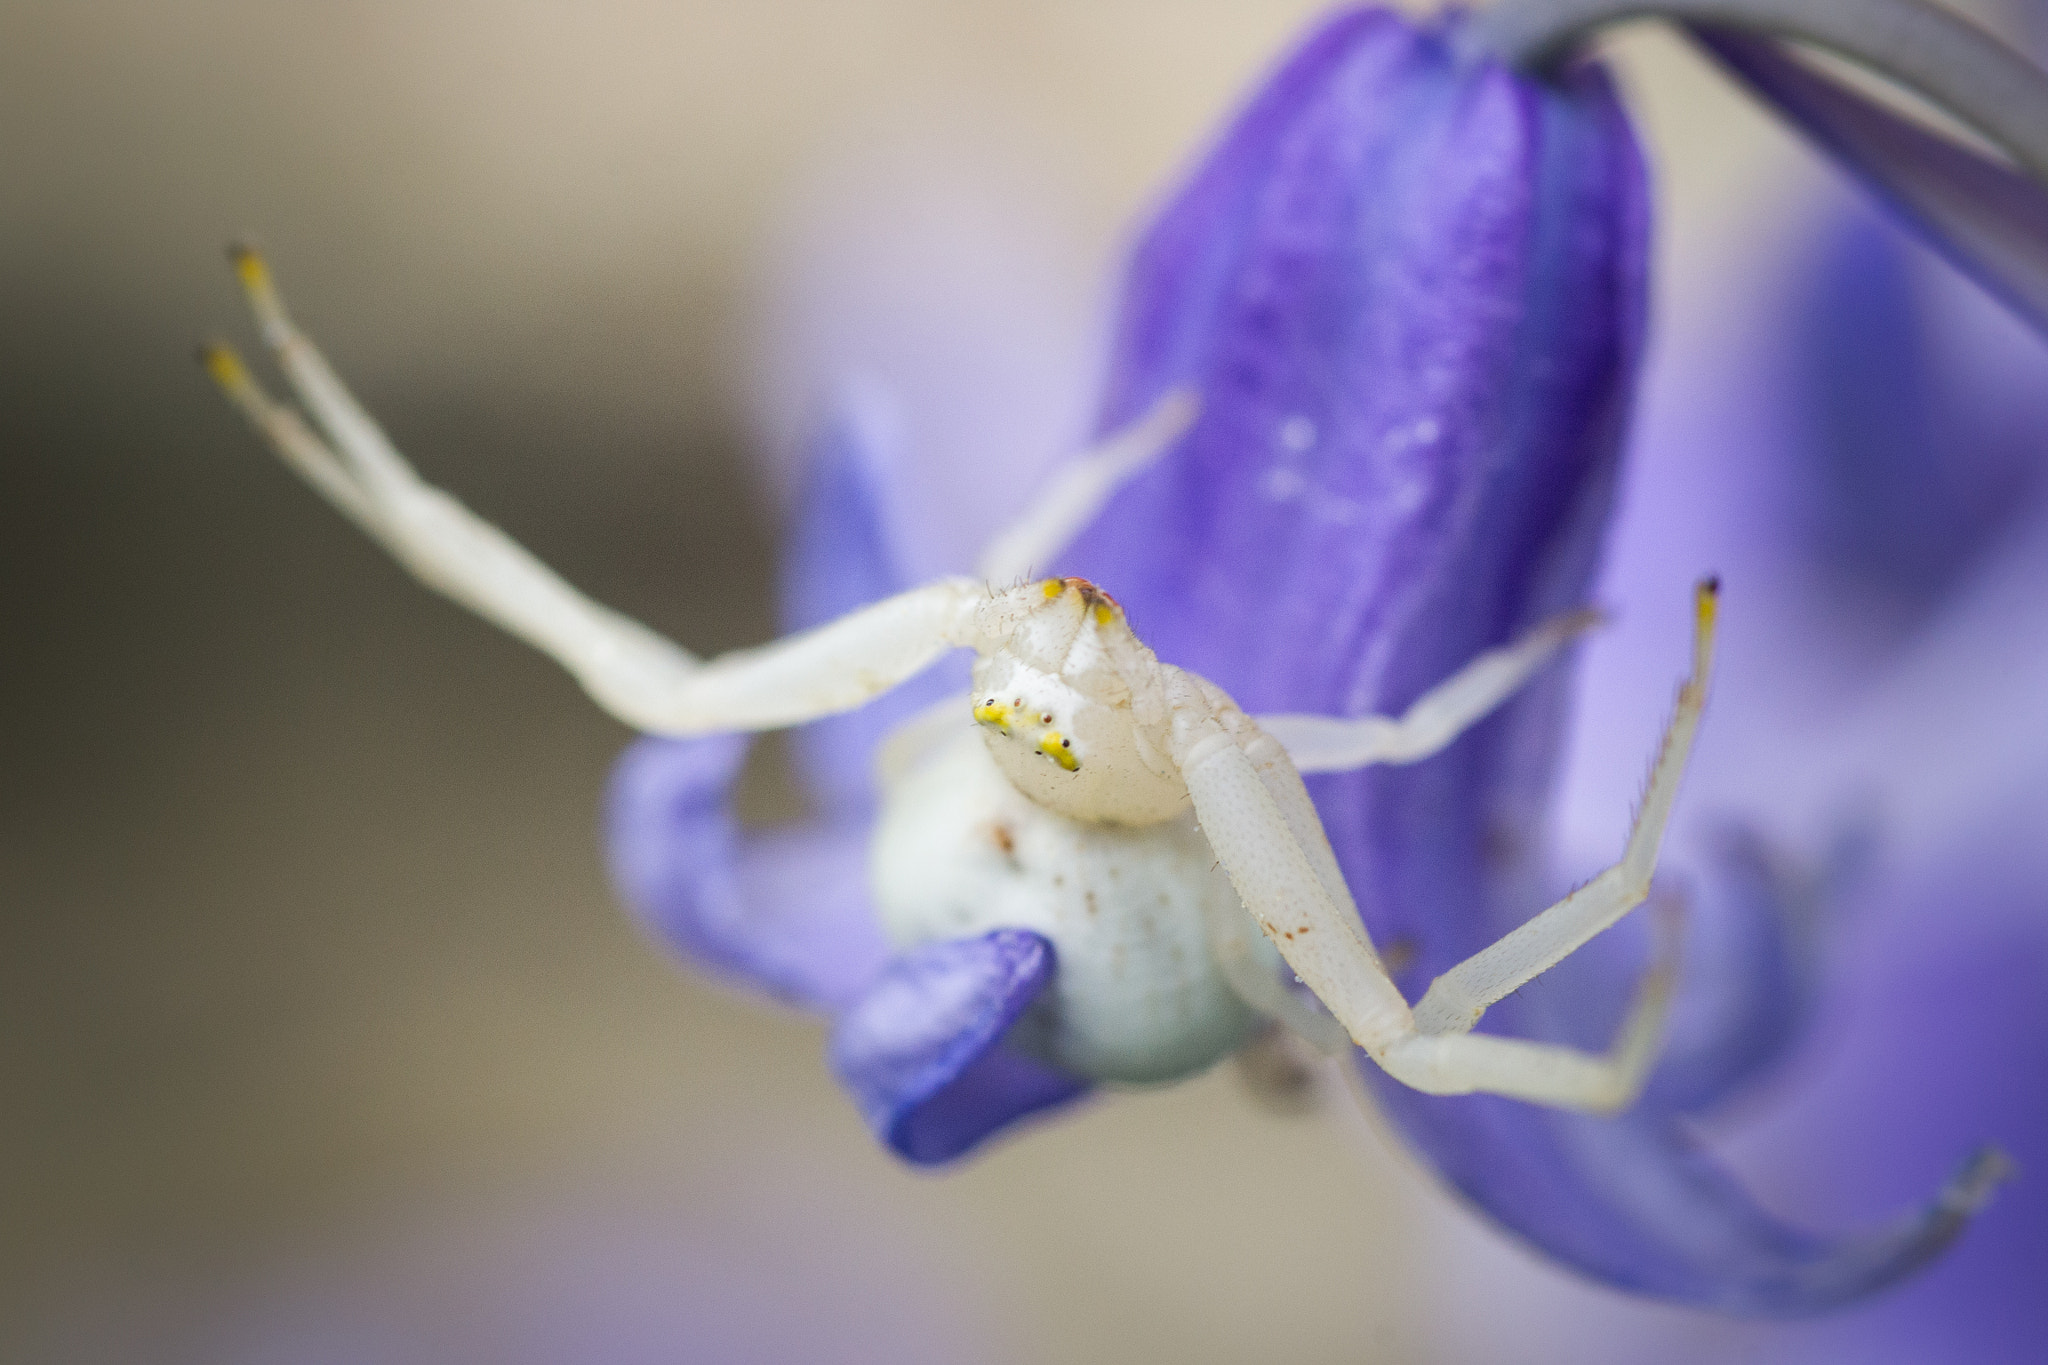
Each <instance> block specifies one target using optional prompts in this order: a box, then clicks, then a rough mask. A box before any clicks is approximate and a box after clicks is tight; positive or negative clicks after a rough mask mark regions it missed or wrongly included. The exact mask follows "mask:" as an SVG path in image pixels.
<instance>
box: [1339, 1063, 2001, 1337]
mask: <svg viewBox="0 0 2048 1365" xmlns="http://www.w3.org/2000/svg"><path fill="white" fill-rule="evenodd" d="M1378 1093H1379V1095H1380V1097H1381V1104H1382V1106H1383V1107H1384V1108H1385V1109H1386V1111H1387V1112H1388V1113H1389V1114H1390V1115H1392V1116H1393V1117H1394V1118H1395V1120H1396V1121H1397V1122H1399V1123H1400V1124H1401V1126H1402V1128H1403V1129H1404V1130H1405V1131H1406V1132H1407V1133H1408V1134H1409V1137H1410V1139H1411V1140H1412V1141H1415V1142H1416V1143H1417V1145H1419V1146H1420V1147H1421V1148H1422V1149H1423V1150H1424V1151H1426V1152H1427V1153H1428V1154H1429V1156H1430V1159H1431V1160H1432V1162H1433V1163H1434V1164H1435V1165H1436V1167H1437V1168H1438V1170H1439V1171H1441V1172H1442V1173H1443V1175H1444V1177H1445V1178H1446V1179H1448V1180H1449V1181H1450V1182H1451V1183H1452V1184H1453V1185H1454V1186H1456V1187H1457V1189H1458V1190H1459V1191H1460V1192H1461V1193H1462V1194H1464V1195H1465V1197H1466V1198H1468V1199H1470V1200H1472V1201H1473V1203H1475V1204H1477V1205H1478V1206H1479V1207H1480V1208H1481V1209H1483V1210H1485V1211H1486V1213H1487V1214H1488V1215H1489V1216H1490V1217H1492V1218H1493V1219H1494V1220H1495V1221H1496V1222H1499V1223H1501V1224H1502V1225H1504V1226H1505V1227H1507V1228H1508V1229H1509V1230H1511V1231H1513V1232H1516V1233H1518V1234H1520V1235H1521V1236H1523V1237H1524V1238H1526V1239H1527V1240H1529V1241H1530V1242H1532V1243H1533V1244H1535V1246H1536V1247H1537V1248H1538V1249H1539V1250H1541V1251H1542V1252H1543V1253H1544V1254H1545V1255H1546V1256H1549V1257H1551V1258H1552V1259H1554V1260H1559V1261H1563V1262H1564V1263H1566V1264H1567V1265H1571V1266H1573V1267H1575V1268H1577V1269H1578V1270H1580V1271H1583V1272H1584V1273H1586V1274H1588V1275H1591V1276H1593V1277H1595V1278H1596V1279H1599V1280H1603V1281H1605V1282H1606V1283H1608V1284H1611V1285H1614V1286H1616V1287H1618V1288H1622V1289H1628V1290H1632V1291H1634V1292H1636V1293H1641V1294H1648V1295H1653V1296H1655V1297H1658V1298H1662V1299H1669V1300H1673V1301H1676V1302H1680V1303H1689V1304H1692V1305H1695V1306H1697V1307H1701V1308H1710V1309H1714V1310H1716V1311H1719V1312H1723V1313H1728V1314H1732V1315H1736V1316H1743V1317H1797V1316H1803V1315H1808V1314H1812V1313H1817V1312H1821V1311H1824V1310H1826V1309H1830V1308H1836V1307H1839V1306H1841V1305H1842V1304H1845V1303H1849V1302H1851V1301H1853V1300H1856V1299H1859V1298H1862V1297H1864V1296H1866V1295H1869V1294H1871V1293H1873V1292H1875V1291H1876V1290H1879V1289H1882V1288H1884V1287H1885V1286H1887V1285H1890V1284H1893V1283H1895V1282H1897V1281H1898V1280H1900V1279H1902V1278H1904V1277H1905V1276H1907V1275H1910V1274H1911V1273H1912V1272H1913V1271H1915V1270H1917V1269H1919V1268H1920V1267H1921V1266H1923V1265H1925V1264H1927V1262H1928V1261H1930V1260H1931V1259H1933V1258H1934V1256H1936V1255H1937V1254H1938V1253H1939V1252H1940V1251H1941V1250H1942V1249H1943V1248H1944V1247H1946V1246H1947V1245H1948V1244H1949V1243H1950V1242H1951V1241H1953V1240H1954V1239H1955V1237H1956V1235H1957V1234H1958V1233H1960V1232H1961V1231H1962V1229H1963V1227H1964V1226H1965V1225H1966V1223H1967V1222H1968V1220H1969V1215H1970V1214H1971V1213H1972V1212H1973V1211H1974V1209H1975V1206H1976V1204H1977V1202H1978V1200H1979V1198H1981V1195H1982V1187H1983V1183H1984V1181H1985V1178H1986V1171H1985V1168H1984V1167H1983V1166H1982V1165H1981V1164H1980V1163H1977V1162H1974V1161H1973V1162H1971V1163H1968V1164H1966V1165H1965V1167H1964V1168H1963V1169H1962V1170H1961V1171H1959V1172H1958V1173H1957V1175H1956V1176H1955V1177H1954V1178H1953V1181H1952V1183H1951V1185H1950V1186H1949V1187H1948V1188H1947V1189H1945V1190H1944V1192H1943V1194H1942V1195H1941V1196H1940V1197H1938V1198H1936V1199H1935V1200H1933V1201H1931V1202H1930V1203H1928V1204H1927V1205H1926V1206H1925V1207H1924V1208H1922V1209H1920V1210H1918V1211H1915V1212H1912V1213H1908V1214H1905V1215H1903V1216H1899V1217H1896V1218H1893V1219H1891V1220H1890V1221H1889V1222H1887V1223H1886V1224H1885V1225H1884V1226H1882V1227H1880V1228H1879V1229H1878V1230H1877V1231H1875V1232H1871V1233H1867V1234H1863V1235H1857V1236H1848V1237H1840V1238H1831V1239H1821V1238H1817V1237H1813V1236H1811V1235H1808V1234H1805V1233H1802V1232H1799V1231H1797V1230H1795V1229H1793V1228H1791V1227H1788V1226H1787V1225H1785V1224H1784V1223H1781V1222H1779V1221H1778V1220H1776V1219H1774V1218H1772V1217H1770V1216H1769V1215H1767V1214H1765V1213H1763V1212H1762V1211H1761V1210H1759V1209H1758V1208H1757V1207H1756V1205H1755V1204H1754V1202H1753V1201H1752V1200H1751V1198H1750V1196H1749V1194H1748V1193H1747V1192H1746V1191H1745V1190H1743V1189H1742V1188H1741V1187H1740V1186H1739V1185H1737V1184H1736V1183H1735V1181H1734V1180H1733V1179H1732V1178H1731V1177H1730V1176H1729V1175H1728V1174H1727V1173H1726V1172H1725V1171H1724V1170H1722V1169H1721V1167H1720V1166H1719V1165H1717V1164H1716V1163H1715V1162H1714V1161H1713V1160H1712V1159H1711V1158H1710V1157H1708V1156H1707V1155H1706V1154H1705V1152H1704V1151H1702V1150H1701V1149H1700V1147H1699V1145H1698V1143H1697V1142H1696V1140H1695V1139H1694V1138H1693V1136H1692V1134H1691V1132H1690V1130H1689V1129H1688V1128H1687V1127H1686V1126H1685V1124H1684V1123H1682V1122H1681V1121H1678V1120H1675V1119H1673V1118H1670V1117H1668V1116H1663V1115H1654V1114H1647V1113H1634V1114H1630V1115H1627V1116H1624V1117H1622V1118H1620V1119H1614V1120H1605V1121H1594V1120H1588V1119H1583V1118H1577V1117H1574V1116H1571V1115H1567V1114H1563V1113H1561V1112H1559V1111H1556V1110H1546V1109H1537V1108H1535V1107H1533V1106H1530V1105H1525V1104H1519V1103H1517V1102H1515V1101H1512V1100H1502V1099H1497V1098H1493V1097H1491V1096H1464V1097H1460V1098H1455V1099H1442V1098H1433V1097H1430V1096H1425V1095H1421V1094H1418V1093H1417V1092H1414V1091H1405V1090H1402V1089H1401V1088H1400V1087H1397V1086H1392V1085H1382V1086H1380V1087H1378ZM1871 1145H1877V1144H1871ZM1923 1179H1925V1176H1923Z"/></svg>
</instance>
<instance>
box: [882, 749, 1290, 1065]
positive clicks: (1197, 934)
mask: <svg viewBox="0 0 2048 1365" xmlns="http://www.w3.org/2000/svg"><path fill="white" fill-rule="evenodd" d="M873 847H874V852H873V858H872V860H871V876H872V878H873V883H874V890H875V899H876V904H877V906H878V907H879V909H880V912H881V917H882V922H883V925H884V927H885V928H886V929H887V931H888V932H889V934H890V936H891V937H892V938H893V939H895V941H896V942H897V943H899V944H901V945H903V946H910V945H913V944H918V943H927V942H932V941H935V940H940V939H957V938H970V937H973V936H975V935H977V934H983V933H987V932H988V931H990V930H992V929H999V928H1017V929H1030V930H1033V931H1035V932H1037V933H1040V934H1043V935H1045V937H1046V938H1048V939H1050V940H1051V941H1052V943H1053V947H1054V949H1055V951H1056V952H1057V954H1058V963H1059V965H1058V969H1057V971H1056V973H1055V976H1054V980H1053V984H1052V986H1051V988H1050V989H1048V990H1047V992H1046V993H1045V995H1044V996H1042V997H1040V999H1039V1001H1038V1002H1037V1004H1036V1005H1034V1006H1033V1007H1032V1010H1031V1012H1030V1013H1029V1014H1027V1015H1026V1016H1025V1018H1024V1020H1022V1021H1020V1024H1019V1026H1018V1029H1017V1032H1016V1033H1015V1034H1013V1035H1012V1036H1013V1038H1014V1039H1015V1040H1016V1041H1017V1042H1018V1043H1019V1044H1020V1045H1021V1046H1024V1047H1027V1048H1029V1049H1031V1050H1034V1051H1037V1052H1039V1053H1040V1054H1041V1055H1043V1056H1044V1057H1045V1058H1046V1059H1047V1060H1048V1061H1051V1062H1053V1063H1054V1064H1056V1065H1058V1066H1060V1067H1062V1068H1064V1069H1066V1070H1068V1071H1072V1072H1074V1073H1076V1074H1078V1075H1083V1076H1088V1077H1091V1078H1093V1079H1096V1080H1105V1081H1124V1082H1149V1081H1166V1080H1172V1079H1174V1078H1176V1077H1180V1076H1185V1075H1188V1074H1190V1073H1192V1072H1196V1071H1199V1070H1201V1069H1203V1068H1204V1067H1207V1066H1209V1065H1211V1064H1212V1063H1214V1062H1216V1061H1217V1060H1219V1059H1221V1058H1222V1057H1224V1056H1227V1055H1228V1054H1229V1053H1231V1052H1232V1051H1234V1050H1236V1049H1237V1048H1238V1047H1240V1046H1242V1045H1243V1043H1244V1042H1245V1041H1246V1040H1247V1039H1248V1038H1249V1037H1250V1036H1251V1034H1252V1032H1253V1031H1254V1030H1255V1028H1256V1027H1257V1025H1258V1016H1256V1015H1255V1014H1254V1013H1253V1011H1252V1010H1251V1009H1250V1008H1249V1007H1248V1006H1247V1005H1246V1004H1245V1003H1244V1002H1243V1001H1242V1000H1240V999H1239V998H1238V996H1237V994H1236V993H1235V992H1234V991H1233V990H1232V989H1231V987H1230V985H1229V983H1228V982H1227V981H1225V980H1224V978H1223V975H1222V973H1221V972H1220V971H1219V970H1218V969H1217V967H1216V963H1215V960H1214V958H1213V957H1212V956H1211V953H1210V950H1209V939H1208V934H1207V931H1206V927H1205V926H1206V919H1205V916H1207V915H1210V914H1218V913H1221V914H1232V915H1243V914H1245V911H1244V908H1243V906H1242V905H1241V904H1240V903H1239V901H1238V898H1237V893H1236V892H1235V891H1234V890H1232V888H1231V885H1230V882H1229V879H1228V878H1226V877H1225V876H1224V875H1223V874H1222V873H1221V872H1220V871H1218V870H1217V869H1216V866H1215V861H1216V857H1215V854H1214V853H1213V852H1212V851H1211V850H1210V848H1209V845H1208V842H1207V841H1206V840H1204V839H1203V837H1202V835H1201V832H1200V831H1199V830H1197V829H1196V828H1195V825H1194V821H1193V819H1192V818H1191V817H1186V816H1184V817H1182V818H1179V819H1175V820H1168V821H1164V822H1161V823H1157V824H1152V825H1147V826H1144V827H1142V828H1136V829H1133V828H1128V827H1120V826H1113V825H1103V824H1095V823H1090V822H1086V821H1080V820H1074V819H1070V818H1068V817H1066V816H1063V815H1058V814H1055V813H1054V812H1052V811H1049V810H1046V809H1045V808H1044V807H1042V806H1040V805H1037V804H1035V803H1034V802H1033V801H1031V800H1030V799H1029V798H1028V797H1026V796H1025V795H1024V794H1023V793H1021V792H1019V791H1018V790H1017V789H1016V787H1015V786H1013V785H1012V784H1011V782H1010V781H1009V780H1008V779H1007V778H1006V777H1005V776H1004V775H1003V773H1002V771H1001V770H1000V769H998V768H997V766H996V764H995V762H994V760H993V759H992V758H991V757H990V755H989V753H988V750H987V748H986V746H985V745H984V744H983V742H982V739H981V737H980V736H979V735H977V734H974V733H968V734H965V735H962V736H961V737H960V738H959V739H957V740H955V741H953V742H951V743H949V744H948V745H946V746H945V747H944V748H943V749H940V750H939V751H937V752H935V753H934V754H932V755H931V756H930V757H929V758H928V759H927V760H926V761H925V762H924V763H923V764H922V765H920V766H919V767H918V768H917V769H916V770H915V771H913V772H911V773H909V774H907V775H906V776H905V777H904V778H903V779H902V780H901V781H900V782H899V783H898V784H897V785H896V786H895V787H894V788H893V789H892V790H891V791H890V792H889V794H888V797H887V800H886V803H885V805H884V807H883V811H882V815H881V818H880V820H879V821H878V822H877V824H876V829H875V841H874V846H873ZM1274 965H1275V967H1277V965H1278V957H1277V955H1274Z"/></svg>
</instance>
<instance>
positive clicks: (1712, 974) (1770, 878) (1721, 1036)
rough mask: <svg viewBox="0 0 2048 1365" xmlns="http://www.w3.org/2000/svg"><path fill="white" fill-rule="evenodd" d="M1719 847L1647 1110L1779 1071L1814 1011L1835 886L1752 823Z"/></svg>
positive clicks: (1681, 1107) (1727, 1092)
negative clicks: (1789, 861)
mask: <svg viewBox="0 0 2048 1365" xmlns="http://www.w3.org/2000/svg"><path fill="white" fill-rule="evenodd" d="M1716 852H1717V854H1718V856H1717V857H1716V858H1715V859H1714V861H1713V862H1712V864H1711V865H1710V867H1709V869H1708V872H1707V875H1706V876H1705V877H1704V878H1702V879H1701V882H1700V891H1699V894H1698V896H1697V897H1696V899H1695V902H1694V908H1693V912H1692V913H1691V914H1690V915H1689V916H1688V917H1687V922H1686V934H1685V970H1684V976H1683V979H1682V981H1681V983H1680V986H1679V992H1678V998H1677V1000H1676V1001H1675V1002H1674V1004H1673V1006H1672V1015H1671V1025H1670V1033H1669V1035H1668V1038H1667V1041H1666V1043H1665V1047H1664V1057H1663V1059H1662V1060H1661V1061H1660V1062H1659V1063H1658V1064H1657V1070H1656V1073H1655V1074H1654V1075H1652V1076H1651V1078H1650V1083H1649V1085H1648V1086H1647V1087H1646V1088H1645V1090H1644V1092H1643V1097H1642V1099H1641V1100H1640V1101H1639V1103H1640V1104H1641V1105H1642V1106H1643V1107H1644V1108H1645V1109H1647V1110H1660V1111H1663V1112H1666V1113H1691V1114H1696V1113H1700V1112H1702V1111H1704V1110H1707V1109H1711V1108H1713V1107H1715V1106H1716V1105H1720V1104H1723V1103H1725V1102H1726V1101H1728V1100H1729V1099H1731V1098H1732V1097H1734V1096H1736V1095H1738V1094H1740V1093H1741V1092H1742V1091H1744V1090H1746V1089H1748V1088H1749V1087H1751V1086H1753V1085H1754V1084H1756V1083H1757V1082H1758V1081H1760V1080H1762V1079H1763V1078H1764V1077H1765V1076H1767V1075H1768V1074H1769V1073H1770V1072H1772V1071H1773V1070H1775V1069H1776V1068H1777V1066H1778V1065H1779V1064H1780V1063H1782V1062H1783V1061H1784V1059H1785V1057H1786V1055H1787V1054H1788V1053H1789V1052H1790V1051H1791V1049H1792V1047H1793V1045H1794V1044H1795V1043H1797V1042H1799V1041H1800V1040H1801V1039H1802V1038H1804V1037H1805V1035H1806V1031H1807V1027H1808V1025H1809V1023H1810V1022H1811V1020H1812V1017H1813V1012H1814V1001H1815V995H1816V993H1817V991H1818V989H1819V968H1820V962H1819V959H1820V951H1819V945H1818V944H1817V943H1816V941H1815V940H1816V938H1817V936H1818V934H1819V932H1820V929H1821V923H1820V921H1821V918H1822V914H1823V905H1824V902H1825V901H1826V900H1828V899H1829V895H1828V892H1829V889H1830V888H1829V887H1828V885H1827V884H1826V882H1825V880H1824V879H1823V878H1822V877H1820V876H1817V875H1811V874H1805V873H1804V872H1803V870H1800V869H1794V868H1792V867H1789V866H1787V865H1786V864H1785V861H1784V859H1783V858H1782V856H1781V855H1776V854H1774V852H1773V851H1772V850H1771V849H1769V848H1767V847H1766V846H1765V845H1764V843H1763V841H1762V840H1761V839H1759V838H1758V837H1757V836H1756V835H1755V834H1754V833H1753V832H1751V831H1748V830H1743V829H1735V830H1730V831H1728V832H1726V833H1725V834H1724V835H1723V837H1722V839H1721V840H1720V846H1719V848H1718V849H1717V850H1716ZM1610 980H1611V978H1610ZM1609 998H1613V997H1612V996H1611V995H1610V997H1609ZM1607 1036H1609V1037H1612V1036H1613V1035H1612V1033H1611V1031H1610V1032H1609V1033H1608V1034H1607Z"/></svg>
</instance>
